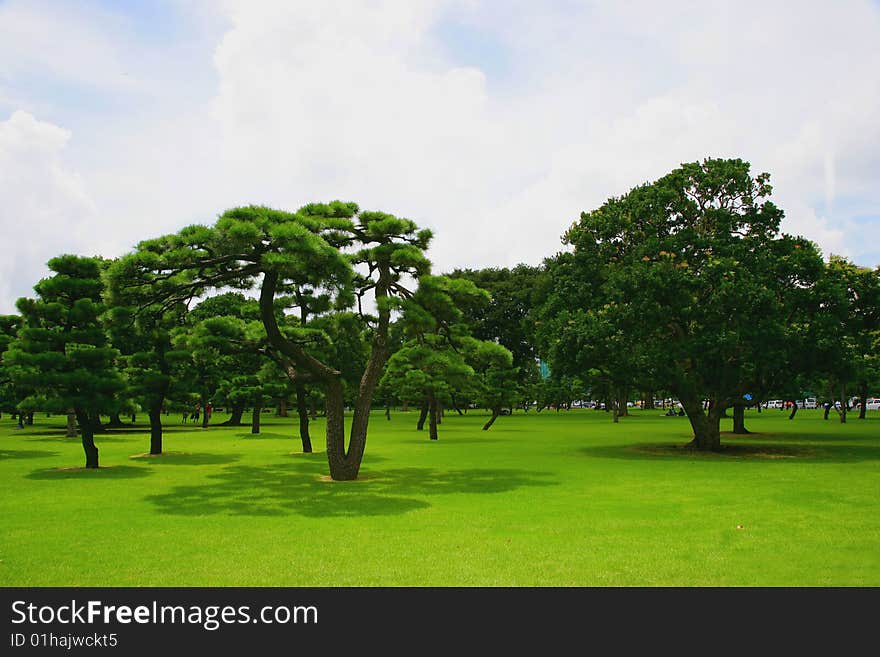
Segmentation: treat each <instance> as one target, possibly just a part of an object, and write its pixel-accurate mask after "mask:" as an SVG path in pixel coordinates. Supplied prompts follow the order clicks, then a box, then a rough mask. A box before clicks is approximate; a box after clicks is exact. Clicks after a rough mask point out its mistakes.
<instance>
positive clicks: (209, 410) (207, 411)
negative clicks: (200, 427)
mask: <svg viewBox="0 0 880 657" xmlns="http://www.w3.org/2000/svg"><path fill="white" fill-rule="evenodd" d="M213 412H214V407H213V406H211V402H208V403H207V404H205V422H210V421H211V414H212V413H213Z"/></svg>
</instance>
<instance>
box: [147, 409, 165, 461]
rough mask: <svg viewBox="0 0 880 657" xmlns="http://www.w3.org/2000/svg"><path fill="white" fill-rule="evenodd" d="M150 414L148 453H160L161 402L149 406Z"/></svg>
mask: <svg viewBox="0 0 880 657" xmlns="http://www.w3.org/2000/svg"><path fill="white" fill-rule="evenodd" d="M149 415H150V454H161V453H162V404H161V403H160V404H157V405H155V406H151V407H150V410H149Z"/></svg>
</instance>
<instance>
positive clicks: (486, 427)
mask: <svg viewBox="0 0 880 657" xmlns="http://www.w3.org/2000/svg"><path fill="white" fill-rule="evenodd" d="M499 415H501V407H500V406H493V407H492V417H490V418H489V421H488V422H486V424H484V425H483V431H488V430H489V427H491V426H492V425H493V424H495V420H497V419H498V416H499Z"/></svg>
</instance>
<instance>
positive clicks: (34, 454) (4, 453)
mask: <svg viewBox="0 0 880 657" xmlns="http://www.w3.org/2000/svg"><path fill="white" fill-rule="evenodd" d="M49 456H58V452H47V451H45V450H34V449H9V450H6V449H0V459H44V458H47V457H49Z"/></svg>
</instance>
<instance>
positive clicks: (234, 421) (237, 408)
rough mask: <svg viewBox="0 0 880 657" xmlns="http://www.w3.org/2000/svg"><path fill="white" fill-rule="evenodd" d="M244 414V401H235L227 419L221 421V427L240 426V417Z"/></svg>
mask: <svg viewBox="0 0 880 657" xmlns="http://www.w3.org/2000/svg"><path fill="white" fill-rule="evenodd" d="M243 416H244V403H243V402H242V403H236V404H233V405H232V413H231V414H230V416H229V419H228V420H226V421H225V422H221V423H220V426H221V427H240V426H241V418H242V417H243Z"/></svg>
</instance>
